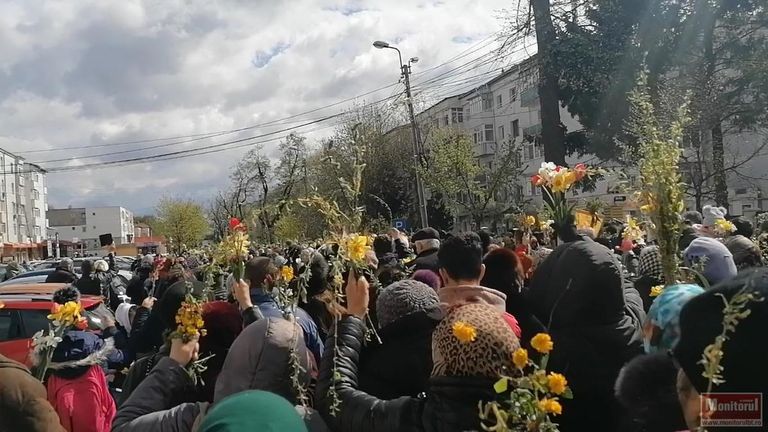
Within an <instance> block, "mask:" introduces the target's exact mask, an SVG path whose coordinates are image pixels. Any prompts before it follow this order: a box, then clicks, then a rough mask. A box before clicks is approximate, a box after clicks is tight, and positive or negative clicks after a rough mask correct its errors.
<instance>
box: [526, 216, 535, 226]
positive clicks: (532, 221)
mask: <svg viewBox="0 0 768 432" xmlns="http://www.w3.org/2000/svg"><path fill="white" fill-rule="evenodd" d="M535 224H536V218H535V217H533V216H526V217H525V226H527V227H532V226H534V225H535Z"/></svg>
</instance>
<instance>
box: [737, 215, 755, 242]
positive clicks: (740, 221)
mask: <svg viewBox="0 0 768 432" xmlns="http://www.w3.org/2000/svg"><path fill="white" fill-rule="evenodd" d="M731 223H732V224H733V225H734V226H736V232H734V233H733V235H741V236H744V237H746V238H748V239H751V238H752V236H753V235H754V234H755V227H754V225H752V222H750V221H749V220H747V219H744V218H743V217H741V216H739V217H735V218H733V219H731Z"/></svg>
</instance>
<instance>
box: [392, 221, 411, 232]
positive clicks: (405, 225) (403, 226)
mask: <svg viewBox="0 0 768 432" xmlns="http://www.w3.org/2000/svg"><path fill="white" fill-rule="evenodd" d="M392 226H394V227H395V228H397V229H399V230H400V231H405V230H407V229H408V219H394V220H393V221H392Z"/></svg>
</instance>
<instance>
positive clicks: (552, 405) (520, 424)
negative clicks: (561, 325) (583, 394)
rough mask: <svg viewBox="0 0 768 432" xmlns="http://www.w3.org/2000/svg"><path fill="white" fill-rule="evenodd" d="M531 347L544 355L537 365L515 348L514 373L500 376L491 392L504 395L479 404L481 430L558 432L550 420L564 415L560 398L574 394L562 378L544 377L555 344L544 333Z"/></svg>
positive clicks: (546, 375)
mask: <svg viewBox="0 0 768 432" xmlns="http://www.w3.org/2000/svg"><path fill="white" fill-rule="evenodd" d="M531 346H532V347H533V348H534V349H535V350H536V351H538V352H539V353H540V354H543V355H542V356H541V358H540V359H539V362H538V363H536V362H534V361H532V360H531V359H530V358H529V357H528V350H526V349H525V348H518V349H517V350H516V351H515V352H514V353H513V354H512V363H514V365H515V368H516V369H515V370H514V371H512V373H511V374H509V375H502V376H501V378H500V379H499V380H498V381H497V382H496V384H494V386H493V388H494V390H495V391H496V393H498V394H499V395H504V396H503V397H504V399H503V400H502V401H501V402H489V403H487V404H483V403H482V402H481V403H480V404H479V406H480V420H481V421H482V422H483V424H482V427H483V430H486V431H494V432H511V431H549V432H553V431H557V430H558V428H557V424H555V423H553V422H552V419H551V417H553V416H557V415H560V414H562V413H563V407H562V405H561V404H560V402H559V401H558V399H559V398H564V399H571V398H573V393H572V392H571V389H570V388H569V387H568V380H567V379H566V378H565V376H563V375H561V374H559V373H554V372H550V373H549V374H547V370H546V368H547V361H548V360H549V352H550V351H552V348H553V347H554V343H553V342H552V338H551V337H550V336H549V335H548V334H547V333H539V334H537V335H536V336H534V337H533V339H531Z"/></svg>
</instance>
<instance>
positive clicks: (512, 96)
mask: <svg viewBox="0 0 768 432" xmlns="http://www.w3.org/2000/svg"><path fill="white" fill-rule="evenodd" d="M516 100H517V87H512V88H511V89H509V103H512V102H514V101H516Z"/></svg>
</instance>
